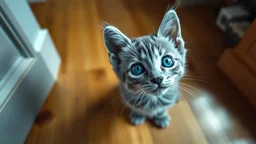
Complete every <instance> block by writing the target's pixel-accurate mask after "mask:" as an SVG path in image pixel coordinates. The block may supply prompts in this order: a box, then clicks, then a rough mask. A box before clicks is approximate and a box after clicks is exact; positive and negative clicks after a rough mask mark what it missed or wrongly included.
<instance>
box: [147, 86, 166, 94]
mask: <svg viewBox="0 0 256 144" xmlns="http://www.w3.org/2000/svg"><path fill="white" fill-rule="evenodd" d="M167 88H168V87H163V86H158V87H157V88H156V89H154V90H152V91H151V93H154V94H155V93H156V94H158V93H159V92H161V91H163V90H165V89H167Z"/></svg>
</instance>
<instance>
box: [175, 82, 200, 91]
mask: <svg viewBox="0 0 256 144" xmlns="http://www.w3.org/2000/svg"><path fill="white" fill-rule="evenodd" d="M179 84H181V85H183V86H187V87H190V88H192V89H195V90H198V88H196V87H194V86H191V85H189V84H185V83H183V82H180V83H179Z"/></svg>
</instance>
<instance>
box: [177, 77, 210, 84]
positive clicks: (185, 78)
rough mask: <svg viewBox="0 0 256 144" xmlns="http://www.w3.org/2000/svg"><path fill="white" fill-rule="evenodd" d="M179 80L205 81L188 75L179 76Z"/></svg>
mask: <svg viewBox="0 0 256 144" xmlns="http://www.w3.org/2000/svg"><path fill="white" fill-rule="evenodd" d="M181 80H194V81H199V82H205V83H207V81H205V80H202V79H196V78H189V77H184V78H181Z"/></svg>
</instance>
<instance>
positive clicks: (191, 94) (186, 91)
mask: <svg viewBox="0 0 256 144" xmlns="http://www.w3.org/2000/svg"><path fill="white" fill-rule="evenodd" d="M181 90H182V91H184V92H185V93H187V94H189V95H190V96H191V97H194V95H193V93H191V92H189V91H188V90H186V89H184V88H181ZM185 98H186V96H185ZM186 100H187V98H186Z"/></svg>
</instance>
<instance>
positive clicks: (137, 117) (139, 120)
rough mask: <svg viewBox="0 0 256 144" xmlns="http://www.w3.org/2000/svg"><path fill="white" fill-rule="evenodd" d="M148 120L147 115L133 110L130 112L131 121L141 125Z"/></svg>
mask: <svg viewBox="0 0 256 144" xmlns="http://www.w3.org/2000/svg"><path fill="white" fill-rule="evenodd" d="M145 120H146V117H145V116H143V115H140V114H137V113H134V112H131V114H130V121H131V123H132V124H134V125H140V124H143V123H144V122H145Z"/></svg>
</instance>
